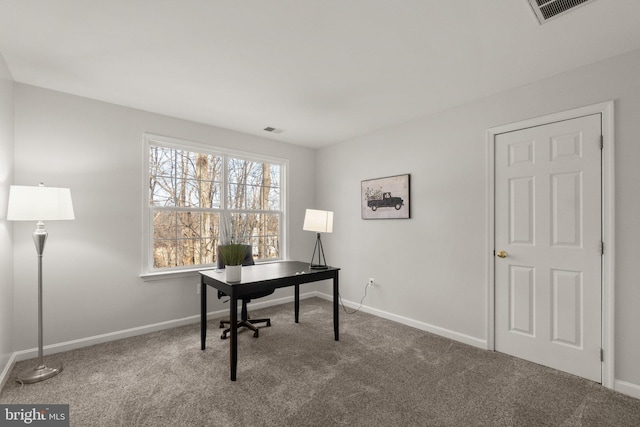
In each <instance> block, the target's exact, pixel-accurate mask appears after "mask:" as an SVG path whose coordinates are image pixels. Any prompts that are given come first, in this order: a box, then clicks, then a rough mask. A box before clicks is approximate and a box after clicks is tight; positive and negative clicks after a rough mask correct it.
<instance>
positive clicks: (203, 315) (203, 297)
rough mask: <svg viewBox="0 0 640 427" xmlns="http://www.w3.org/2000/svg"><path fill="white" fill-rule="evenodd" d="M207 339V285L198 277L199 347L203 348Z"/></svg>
mask: <svg viewBox="0 0 640 427" xmlns="http://www.w3.org/2000/svg"><path fill="white" fill-rule="evenodd" d="M206 341H207V285H206V284H205V283H204V279H203V278H202V277H201V278H200V349H201V350H204V349H205V346H206Z"/></svg>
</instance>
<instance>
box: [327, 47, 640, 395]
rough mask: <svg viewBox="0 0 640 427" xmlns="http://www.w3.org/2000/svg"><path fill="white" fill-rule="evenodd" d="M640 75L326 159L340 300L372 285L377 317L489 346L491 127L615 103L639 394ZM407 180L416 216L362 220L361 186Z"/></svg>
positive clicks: (398, 131)
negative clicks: (488, 135)
mask: <svg viewBox="0 0 640 427" xmlns="http://www.w3.org/2000/svg"><path fill="white" fill-rule="evenodd" d="M638 76H640V51H635V52H632V53H629V54H626V55H622V56H619V57H615V58H613V59H609V60H606V61H603V62H599V63H596V64H593V65H589V66H586V67H583V68H580V69H577V70H574V71H571V72H568V73H564V74H560V75H557V76H554V77H552V78H549V79H546V80H543V81H540V82H537V83H535V84H531V85H528V86H526V87H522V88H518V89H515V90H510V91H507V92H504V93H501V94H498V95H496V96H492V97H489V98H486V99H482V100H479V101H476V102H473V103H470V104H467V105H464V106H461V107H459V108H456V109H452V110H449V111H445V112H443V113H440V114H436V115H432V116H429V117H425V118H421V119H418V120H415V121H411V122H409V123H406V124H403V125H400V126H396V127H393V128H389V129H385V130H382V131H380V132H376V133H373V134H370V135H366V136H363V137H360V138H357V139H354V140H352V141H349V142H346V143H342V144H338V145H335V146H332V147H329V148H326V149H322V150H320V151H319V153H318V159H317V171H318V178H317V184H316V185H317V196H318V199H317V204H318V205H319V206H321V207H322V208H326V209H332V210H334V211H335V222H334V233H333V234H331V235H328V236H327V238H326V239H324V243H325V252H326V253H327V254H329V256H330V257H331V262H333V263H335V264H338V265H339V266H340V267H342V272H341V275H342V277H341V293H342V294H343V297H344V298H345V299H348V300H350V301H359V300H360V298H361V297H362V295H363V286H364V283H365V282H366V280H367V278H368V277H374V278H375V279H376V282H377V286H376V287H375V288H374V290H372V291H369V294H368V296H367V298H366V299H365V301H364V304H365V305H366V306H368V307H369V308H370V309H373V310H379V311H381V312H385V313H387V314H391V315H396V316H404V317H406V318H408V319H409V320H411V321H415V322H419V323H423V324H425V325H428V326H430V327H434V328H435V329H437V328H443V331H444V332H446V333H448V334H449V335H454V336H455V335H458V336H459V338H462V340H463V341H467V342H473V341H474V340H475V341H476V342H477V343H482V342H486V339H487V325H486V323H487V322H486V319H487V313H486V312H487V295H486V291H487V283H486V262H485V257H486V253H485V251H486V248H487V245H486V241H487V239H488V236H486V235H485V229H486V224H487V211H486V198H487V194H486V176H487V170H486V153H485V149H486V143H485V142H486V141H485V136H486V130H487V129H488V128H490V127H493V126H497V125H501V124H506V123H512V122H516V121H519V120H524V119H528V118H532V117H537V116H542V115H546V114H549V113H553V112H557V111H564V110H569V109H572V108H576V107H581V106H584V105H591V104H596V103H599V102H603V101H608V100H615V132H616V140H615V144H616V148H615V150H616V153H615V167H616V176H615V179H616V195H615V197H616V218H615V221H616V227H617V232H616V254H617V260H616V272H615V273H616V279H617V280H616V283H615V290H616V301H615V304H616V315H615V328H616V334H615V340H616V344H615V355H616V357H615V373H616V378H617V379H618V385H620V384H625V386H629V387H631V393H635V395H636V396H640V364H638V360H640V339H638V326H639V325H640V310H639V309H638V308H639V307H638V306H639V305H640V280H639V279H638V274H637V272H636V269H635V267H636V265H637V263H638V259H639V258H640V222H639V221H638V218H640V191H638V184H639V183H640V168H639V167H638V162H639V161H640V143H639V141H638V135H640V120H639V118H640V78H638ZM425 96H428V95H425ZM403 173H410V174H411V203H412V219H410V220H384V221H382V220H378V221H364V220H362V219H360V207H359V200H360V181H361V180H364V179H370V178H377V177H384V176H389V175H397V174H403ZM327 292H328V290H327ZM625 391H626V392H629V389H627V390H625Z"/></svg>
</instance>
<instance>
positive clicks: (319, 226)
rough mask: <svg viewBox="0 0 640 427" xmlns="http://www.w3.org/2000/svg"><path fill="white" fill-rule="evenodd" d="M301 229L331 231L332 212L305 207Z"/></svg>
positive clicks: (317, 231) (321, 231)
mask: <svg viewBox="0 0 640 427" xmlns="http://www.w3.org/2000/svg"><path fill="white" fill-rule="evenodd" d="M302 229H303V230H305V231H315V232H316V233H332V232H333V212H331V211H319V210H316V209H307V212H306V213H305V215H304V225H303V226H302Z"/></svg>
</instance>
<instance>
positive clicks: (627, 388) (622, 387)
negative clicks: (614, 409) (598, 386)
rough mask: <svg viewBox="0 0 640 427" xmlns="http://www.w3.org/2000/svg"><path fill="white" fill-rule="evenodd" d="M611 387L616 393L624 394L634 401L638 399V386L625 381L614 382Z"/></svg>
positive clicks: (639, 391)
mask: <svg viewBox="0 0 640 427" xmlns="http://www.w3.org/2000/svg"><path fill="white" fill-rule="evenodd" d="M613 387H614V388H613V389H614V390H615V391H617V392H620V393H622V394H626V395H627V396H631V397H635V398H636V399H640V385H637V384H632V383H628V382H626V381H620V380H615V381H614V386H613Z"/></svg>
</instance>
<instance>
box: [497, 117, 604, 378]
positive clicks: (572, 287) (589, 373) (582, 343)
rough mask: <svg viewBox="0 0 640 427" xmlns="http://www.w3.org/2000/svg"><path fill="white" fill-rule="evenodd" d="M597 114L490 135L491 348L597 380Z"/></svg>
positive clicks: (599, 236)
mask: <svg viewBox="0 0 640 427" xmlns="http://www.w3.org/2000/svg"><path fill="white" fill-rule="evenodd" d="M601 134H602V131H601V116H600V114H593V115H589V116H585V117H581V118H576V119H571V120H565V121H560V122H557V123H551V124H547V125H544V126H536V127H531V128H528V129H522V130H518V131H514V132H508V133H504V134H500V135H497V136H496V137H495V153H494V154H495V160H494V162H495V250H496V259H495V349H496V350H497V351H500V352H504V353H508V354H511V355H513V356H516V357H519V358H523V359H526V360H530V361H532V362H536V363H540V364H542V365H546V366H549V367H552V368H555V369H559V370H562V371H565V372H569V373H572V374H575V375H579V376H581V377H584V378H588V379H590V380H593V381H597V382H601V378H602V377H601V360H600V349H601V336H602V328H601V313H602V308H601V299H602V293H601V284H602V278H601V272H602V262H601V260H602V252H601V251H602V249H601V241H602V231H601V230H602V224H601V219H602V200H601V194H602V189H601V148H600V140H601Z"/></svg>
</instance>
